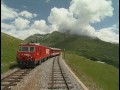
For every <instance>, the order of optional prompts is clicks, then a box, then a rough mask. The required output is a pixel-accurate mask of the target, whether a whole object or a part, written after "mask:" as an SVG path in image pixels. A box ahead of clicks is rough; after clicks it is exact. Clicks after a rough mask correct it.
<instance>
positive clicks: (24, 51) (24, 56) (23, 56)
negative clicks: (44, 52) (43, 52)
mask: <svg viewBox="0 0 120 90" xmlns="http://www.w3.org/2000/svg"><path fill="white" fill-rule="evenodd" d="M34 52H35V46H31V45H29V44H20V45H19V49H18V51H17V57H16V59H17V63H18V64H19V66H20V67H29V66H34Z"/></svg>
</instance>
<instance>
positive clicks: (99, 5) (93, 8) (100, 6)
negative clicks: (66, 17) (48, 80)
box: [69, 0, 113, 23]
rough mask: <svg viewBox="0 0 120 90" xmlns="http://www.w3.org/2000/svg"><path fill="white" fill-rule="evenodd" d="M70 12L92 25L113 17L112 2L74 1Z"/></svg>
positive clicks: (105, 0) (96, 0)
mask: <svg viewBox="0 0 120 90" xmlns="http://www.w3.org/2000/svg"><path fill="white" fill-rule="evenodd" d="M69 10H70V12H72V13H73V14H74V16H75V17H76V18H79V19H80V20H81V21H88V22H92V23H94V22H100V21H101V19H104V18H105V17H106V16H112V15H113V7H112V1H111V0H94V1H93V0H72V1H71V6H70V7H69Z"/></svg>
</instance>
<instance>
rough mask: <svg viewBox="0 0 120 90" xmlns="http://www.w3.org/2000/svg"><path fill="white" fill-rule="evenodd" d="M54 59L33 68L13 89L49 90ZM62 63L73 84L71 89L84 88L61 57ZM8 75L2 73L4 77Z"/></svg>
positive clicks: (79, 89) (80, 89)
mask: <svg viewBox="0 0 120 90" xmlns="http://www.w3.org/2000/svg"><path fill="white" fill-rule="evenodd" d="M60 57H61V56H60ZM53 59H54V57H53V58H50V59H48V60H47V61H45V62H43V63H42V64H41V65H38V66H37V67H35V68H34V69H32V71H31V72H30V73H29V74H28V75H27V76H24V78H23V79H22V80H21V81H20V82H18V84H17V85H16V86H14V87H12V88H11V90H49V89H48V83H49V80H50V79H49V77H50V75H51V72H52V64H53ZM60 64H61V66H62V68H63V69H64V71H65V72H66V75H67V76H68V77H69V80H70V82H71V84H72V85H73V88H72V89H71V90H83V89H82V87H81V85H80V84H79V83H78V82H77V81H76V79H75V78H74V77H73V76H72V74H71V73H70V72H69V70H68V69H67V68H66V67H65V65H64V63H63V61H62V59H61V58H60ZM15 70H17V69H15ZM15 70H13V71H15ZM13 71H12V72H13ZM7 74H8V73H7ZM7 74H6V75H7ZM6 75H5V74H2V77H4V76H6ZM59 90H62V89H59Z"/></svg>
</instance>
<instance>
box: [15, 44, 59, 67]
mask: <svg viewBox="0 0 120 90" xmlns="http://www.w3.org/2000/svg"><path fill="white" fill-rule="evenodd" d="M60 54H61V49H57V48H50V47H46V46H42V45H40V44H37V43H27V44H25V43H23V44H20V45H19V49H18V51H17V57H16V59H17V63H18V65H19V66H20V67H35V65H36V64H41V63H42V62H44V61H45V60H47V59H48V58H50V57H54V56H57V55H60Z"/></svg>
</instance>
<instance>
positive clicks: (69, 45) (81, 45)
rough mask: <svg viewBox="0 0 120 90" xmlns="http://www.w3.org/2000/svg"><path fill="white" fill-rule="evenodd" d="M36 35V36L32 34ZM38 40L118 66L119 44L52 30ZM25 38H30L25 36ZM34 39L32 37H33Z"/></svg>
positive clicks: (44, 43)
mask: <svg viewBox="0 0 120 90" xmlns="http://www.w3.org/2000/svg"><path fill="white" fill-rule="evenodd" d="M33 37H36V36H33ZM42 37H43V38H39V39H38V41H39V42H41V44H42V45H47V46H51V47H58V48H61V49H62V50H63V49H64V48H65V50H66V51H67V52H73V53H75V54H77V55H79V56H84V57H86V58H88V59H91V60H93V61H102V62H106V63H108V64H111V65H113V66H115V67H119V45H118V44H112V43H108V42H104V41H101V40H99V39H97V38H95V39H93V38H90V37H87V36H77V35H70V34H65V40H64V34H63V33H60V32H57V31H55V32H53V33H52V34H46V35H42ZM26 40H28V41H29V40H31V39H29V38H27V39H26ZM33 41H34V39H33Z"/></svg>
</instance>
